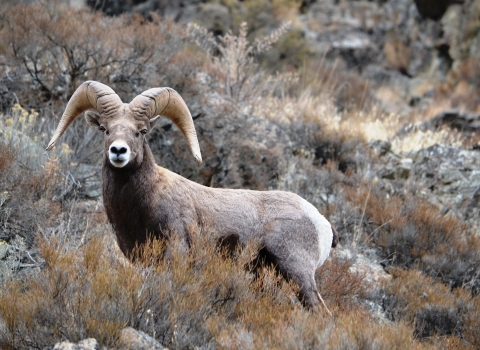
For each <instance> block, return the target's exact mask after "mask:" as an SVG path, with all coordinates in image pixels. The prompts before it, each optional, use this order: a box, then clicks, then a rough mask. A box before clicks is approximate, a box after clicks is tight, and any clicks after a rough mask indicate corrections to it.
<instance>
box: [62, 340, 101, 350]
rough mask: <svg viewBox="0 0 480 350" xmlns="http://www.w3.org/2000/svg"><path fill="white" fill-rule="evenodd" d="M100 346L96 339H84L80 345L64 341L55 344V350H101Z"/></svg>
mask: <svg viewBox="0 0 480 350" xmlns="http://www.w3.org/2000/svg"><path fill="white" fill-rule="evenodd" d="M100 349H101V348H100V345H99V344H98V342H97V340H96V339H93V338H88V339H84V340H82V341H80V342H78V343H71V342H69V341H64V342H61V343H57V344H55V346H54V347H53V350H100Z"/></svg>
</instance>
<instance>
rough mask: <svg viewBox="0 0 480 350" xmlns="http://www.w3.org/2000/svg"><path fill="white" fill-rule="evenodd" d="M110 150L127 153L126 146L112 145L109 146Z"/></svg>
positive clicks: (118, 153)
mask: <svg viewBox="0 0 480 350" xmlns="http://www.w3.org/2000/svg"><path fill="white" fill-rule="evenodd" d="M110 152H112V153H115V154H117V155H120V154H124V153H127V148H126V147H115V146H112V147H110Z"/></svg>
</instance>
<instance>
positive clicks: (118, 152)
mask: <svg viewBox="0 0 480 350" xmlns="http://www.w3.org/2000/svg"><path fill="white" fill-rule="evenodd" d="M108 158H109V159H110V163H111V164H112V165H113V166H114V167H117V168H123V167H124V166H125V165H127V164H128V162H129V161H130V147H128V145H127V143H126V142H125V141H114V142H113V143H112V144H111V145H110V148H109V149H108Z"/></svg>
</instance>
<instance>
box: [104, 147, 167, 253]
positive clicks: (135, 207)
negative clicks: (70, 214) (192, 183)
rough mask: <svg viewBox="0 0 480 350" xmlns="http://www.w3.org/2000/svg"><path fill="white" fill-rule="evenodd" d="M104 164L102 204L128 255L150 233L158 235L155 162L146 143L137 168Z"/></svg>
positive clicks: (122, 247)
mask: <svg viewBox="0 0 480 350" xmlns="http://www.w3.org/2000/svg"><path fill="white" fill-rule="evenodd" d="M106 162H108V158H106V159H105V161H104V164H103V203H104V206H105V211H106V213H107V217H108V220H109V221H110V223H111V224H112V226H113V229H114V230H115V233H116V235H117V240H118V244H119V246H120V248H121V249H122V251H123V253H124V254H125V255H127V256H129V255H130V254H131V252H132V250H133V248H134V247H135V245H139V244H142V243H144V242H145V240H146V238H147V235H148V234H154V235H155V236H158V235H159V234H160V227H159V225H158V218H157V219H156V218H154V217H152V215H151V213H152V212H153V210H152V209H153V208H151V206H152V203H153V202H154V200H153V198H152V196H153V193H154V192H155V191H154V186H155V182H156V181H161V179H158V176H159V175H158V172H156V164H155V159H154V158H153V154H152V152H151V150H150V148H149V147H148V145H147V144H145V145H144V160H143V162H142V164H141V165H140V166H139V167H137V168H135V169H116V168H115V169H113V168H112V167H110V166H109V165H108V163H106Z"/></svg>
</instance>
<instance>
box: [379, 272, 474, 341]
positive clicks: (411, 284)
mask: <svg viewBox="0 0 480 350" xmlns="http://www.w3.org/2000/svg"><path fill="white" fill-rule="evenodd" d="M389 271H390V273H391V275H392V277H393V278H392V280H391V281H390V282H388V283H385V285H384V289H383V307H384V309H385V311H386V313H387V315H388V316H389V317H390V318H391V319H392V320H394V321H399V320H403V321H406V322H408V323H410V324H413V325H414V327H415V331H414V334H415V336H416V337H418V338H428V339H429V340H430V341H432V342H434V343H437V344H439V345H440V344H443V347H446V348H448V349H458V348H477V347H478V346H479V344H480V343H479V338H478V336H477V334H478V331H479V330H480V325H479V322H478V312H479V304H478V296H477V297H474V298H472V297H471V296H470V295H469V293H467V292H466V291H464V290H461V289H457V290H453V291H452V290H451V289H450V288H449V287H448V286H446V285H445V284H443V283H441V282H438V281H435V279H433V278H431V277H428V276H425V275H423V274H422V273H421V272H419V271H409V270H404V269H400V268H390V270H389Z"/></svg>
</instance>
